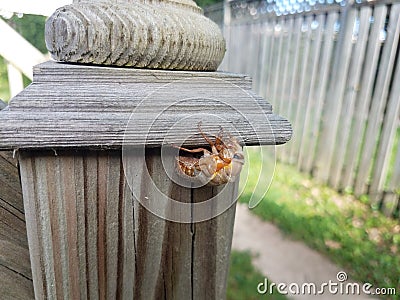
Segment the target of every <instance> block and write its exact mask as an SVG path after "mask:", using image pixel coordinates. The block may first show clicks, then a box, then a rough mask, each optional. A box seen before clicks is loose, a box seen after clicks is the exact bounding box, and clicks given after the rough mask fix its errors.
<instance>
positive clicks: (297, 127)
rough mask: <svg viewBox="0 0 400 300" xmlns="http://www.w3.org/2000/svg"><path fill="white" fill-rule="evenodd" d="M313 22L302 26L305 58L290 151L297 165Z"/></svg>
mask: <svg viewBox="0 0 400 300" xmlns="http://www.w3.org/2000/svg"><path fill="white" fill-rule="evenodd" d="M312 21H313V16H308V17H307V18H306V20H305V21H304V23H303V24H302V28H301V31H302V32H303V31H304V32H305V33H304V44H303V49H302V50H303V55H302V56H303V57H302V62H301V68H300V70H299V74H301V75H300V85H299V93H298V98H297V99H296V102H297V107H296V111H295V119H293V129H294V130H293V131H294V135H293V142H292V147H291V151H290V158H289V162H290V163H292V164H295V163H296V161H297V159H298V153H299V148H300V144H301V139H300V138H301V137H302V132H303V128H304V126H303V125H304V117H305V107H306V101H307V98H308V95H307V91H308V86H309V81H308V80H307V75H308V74H307V73H308V72H307V71H308V69H309V62H310V59H312V57H310V56H309V55H310V45H311V36H312V30H311V23H312Z"/></svg>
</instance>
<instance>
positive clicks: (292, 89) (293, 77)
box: [280, 17, 303, 162]
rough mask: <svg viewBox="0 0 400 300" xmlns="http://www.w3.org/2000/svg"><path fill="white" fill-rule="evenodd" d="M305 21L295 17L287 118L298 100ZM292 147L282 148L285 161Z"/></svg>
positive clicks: (282, 156)
mask: <svg viewBox="0 0 400 300" xmlns="http://www.w3.org/2000/svg"><path fill="white" fill-rule="evenodd" d="M302 23H303V17H298V18H296V19H295V26H294V35H295V42H294V44H293V47H294V49H295V50H294V58H293V64H292V65H291V70H290V71H291V72H290V73H289V74H290V76H289V77H290V78H289V80H288V83H289V84H288V91H289V97H288V99H287V110H286V114H283V115H284V116H286V117H287V118H289V119H291V116H292V114H293V110H294V109H293V106H294V102H295V101H296V99H295V97H296V96H295V95H296V85H297V80H296V74H297V72H298V64H299V60H300V44H301V36H302V35H301V25H302ZM288 144H292V141H289V143H288ZM289 149H290V147H284V148H283V149H281V150H282V151H281V153H280V156H281V158H282V161H283V162H288V156H289V154H290V152H289V151H290V150H289Z"/></svg>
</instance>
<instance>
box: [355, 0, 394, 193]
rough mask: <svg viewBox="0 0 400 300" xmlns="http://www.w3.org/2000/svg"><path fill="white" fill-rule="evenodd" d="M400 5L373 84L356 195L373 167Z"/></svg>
mask: <svg viewBox="0 0 400 300" xmlns="http://www.w3.org/2000/svg"><path fill="white" fill-rule="evenodd" d="M399 15H400V4H395V5H393V6H392V8H391V11H390V19H389V25H388V30H387V38H386V40H385V43H384V46H383V50H382V56H381V57H382V58H381V61H380V64H379V71H378V78H377V80H376V84H375V90H374V94H373V96H372V104H371V108H370V112H369V116H368V125H367V130H366V133H365V142H364V143H365V144H364V147H363V149H362V153H361V159H360V163H359V169H358V174H357V180H356V184H355V187H354V191H355V194H356V195H361V194H365V193H366V192H367V185H368V181H369V175H370V168H371V167H372V165H373V159H374V151H375V149H376V146H377V137H378V136H379V129H380V126H381V122H382V117H383V110H384V108H385V103H386V98H387V95H388V93H389V85H390V79H391V75H392V71H393V66H394V61H395V58H396V52H397V44H398V40H399V34H400V26H399V22H400V20H399Z"/></svg>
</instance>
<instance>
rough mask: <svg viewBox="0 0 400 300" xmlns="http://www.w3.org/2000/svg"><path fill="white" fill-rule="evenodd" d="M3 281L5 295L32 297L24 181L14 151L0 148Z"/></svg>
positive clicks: (1, 287) (0, 270) (0, 265)
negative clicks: (23, 198)
mask: <svg viewBox="0 0 400 300" xmlns="http://www.w3.org/2000/svg"><path fill="white" fill-rule="evenodd" d="M0 282H1V284H0V294H1V298H2V299H10V300H11V299H33V284H32V273H31V266H30V261H29V250H28V240H27V235H26V225H25V216H24V208H23V201H22V191H21V184H20V180H19V175H18V169H17V160H16V159H13V158H12V153H11V152H0Z"/></svg>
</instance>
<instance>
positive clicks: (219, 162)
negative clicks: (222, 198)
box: [176, 123, 244, 185]
mask: <svg viewBox="0 0 400 300" xmlns="http://www.w3.org/2000/svg"><path fill="white" fill-rule="evenodd" d="M198 128H199V131H200V134H201V135H202V137H203V138H204V139H205V140H206V142H207V143H208V144H209V145H210V147H211V151H210V150H208V149H205V148H197V149H186V148H182V147H177V148H178V149H180V150H182V151H185V152H188V153H200V154H201V153H202V156H201V157H199V158H198V157H188V156H181V155H180V156H177V157H176V162H177V169H178V172H179V173H180V175H183V176H185V177H187V178H189V179H198V180H200V181H201V182H202V183H204V184H206V183H208V184H210V185H221V184H225V183H228V182H233V181H235V179H236V177H237V176H238V175H239V174H240V171H241V170H242V166H243V164H244V155H243V151H242V147H241V145H240V144H239V142H238V141H237V139H236V138H234V137H232V136H231V135H230V134H225V133H224V132H223V130H222V129H221V130H220V132H219V133H218V135H217V136H215V141H212V140H211V139H210V138H209V137H207V136H206V135H205V134H204V132H203V131H202V129H201V123H199V124H198Z"/></svg>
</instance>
